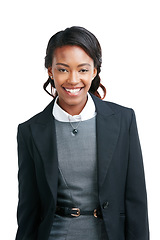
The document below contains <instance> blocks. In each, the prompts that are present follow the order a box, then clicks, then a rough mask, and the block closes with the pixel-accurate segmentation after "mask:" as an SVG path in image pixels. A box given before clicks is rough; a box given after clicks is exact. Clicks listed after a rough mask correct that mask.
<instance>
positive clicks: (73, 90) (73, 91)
mask: <svg viewBox="0 0 160 240" xmlns="http://www.w3.org/2000/svg"><path fill="white" fill-rule="evenodd" d="M65 90H66V91H67V92H70V93H78V92H79V91H80V90H81V88H73V89H70V88H65Z"/></svg>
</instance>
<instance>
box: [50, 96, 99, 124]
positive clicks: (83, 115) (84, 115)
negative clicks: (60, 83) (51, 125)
mask: <svg viewBox="0 0 160 240" xmlns="http://www.w3.org/2000/svg"><path fill="white" fill-rule="evenodd" d="M87 96H88V99H87V102H86V105H85V106H84V108H83V110H82V111H81V112H80V114H79V115H73V116H72V115H70V114H68V113H67V112H66V111H64V110H63V109H62V108H61V107H60V106H59V105H58V104H57V100H58V96H57V97H56V99H55V102H54V106H53V116H54V118H55V119H56V120H58V121H60V122H79V121H86V120H89V119H91V118H93V117H95V116H96V108H95V104H94V101H93V99H92V97H91V96H90V94H88V95H87Z"/></svg>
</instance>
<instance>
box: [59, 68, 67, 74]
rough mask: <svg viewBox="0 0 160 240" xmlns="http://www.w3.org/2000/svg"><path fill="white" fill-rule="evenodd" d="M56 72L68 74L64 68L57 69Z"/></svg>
mask: <svg viewBox="0 0 160 240" xmlns="http://www.w3.org/2000/svg"><path fill="white" fill-rule="evenodd" d="M58 71H59V72H62V73H64V72H68V71H67V69H65V68H58Z"/></svg>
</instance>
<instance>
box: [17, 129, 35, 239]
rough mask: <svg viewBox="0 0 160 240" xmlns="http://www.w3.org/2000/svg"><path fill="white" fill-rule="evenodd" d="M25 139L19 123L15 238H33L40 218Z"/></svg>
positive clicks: (33, 170)
mask: <svg viewBox="0 0 160 240" xmlns="http://www.w3.org/2000/svg"><path fill="white" fill-rule="evenodd" d="M25 140H26V139H25V137H23V134H22V131H21V126H20V125H19V127H18V134H17V141H18V167H19V171H18V181H19V202H18V208H17V221H18V231H17V235H16V240H22V239H23V240H27V239H30V240H32V239H34V240H35V239H36V234H37V227H38V223H39V219H40V216H39V212H40V200H39V193H38V188H37V183H36V173H35V167H34V161H33V159H32V156H31V154H30V152H29V147H28V146H27V143H26V141H25Z"/></svg>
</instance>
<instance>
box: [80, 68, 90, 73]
mask: <svg viewBox="0 0 160 240" xmlns="http://www.w3.org/2000/svg"><path fill="white" fill-rule="evenodd" d="M88 71H89V70H88V69H81V70H80V72H82V73H86V72H88Z"/></svg>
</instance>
